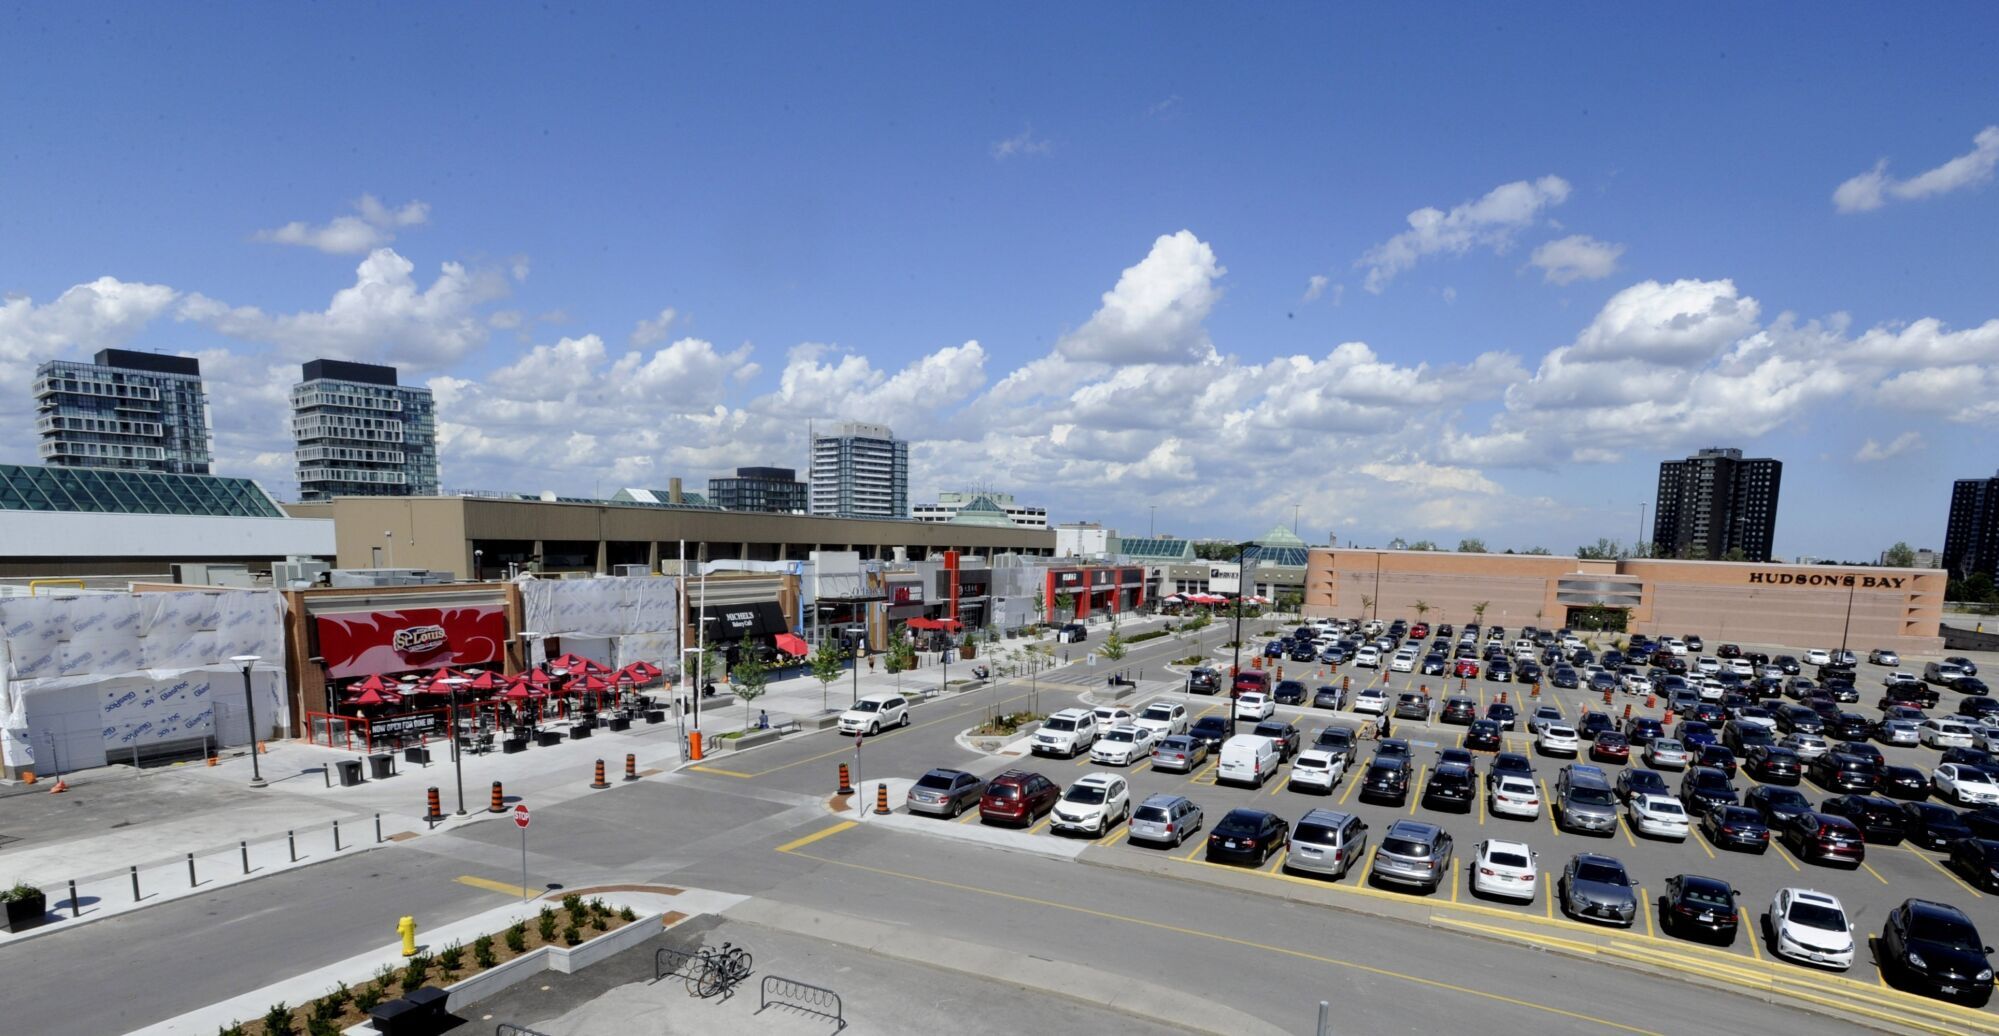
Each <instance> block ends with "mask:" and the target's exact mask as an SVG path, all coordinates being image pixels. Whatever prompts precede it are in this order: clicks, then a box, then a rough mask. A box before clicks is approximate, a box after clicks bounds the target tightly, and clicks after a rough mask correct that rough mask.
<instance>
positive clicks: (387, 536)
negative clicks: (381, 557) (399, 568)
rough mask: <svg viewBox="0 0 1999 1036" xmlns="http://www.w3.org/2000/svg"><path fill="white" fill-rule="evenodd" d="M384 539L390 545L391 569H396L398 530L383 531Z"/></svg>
mask: <svg viewBox="0 0 1999 1036" xmlns="http://www.w3.org/2000/svg"><path fill="white" fill-rule="evenodd" d="M382 539H383V541H384V542H386V543H388V545H389V567H390V568H394V567H396V530H394V529H383V530H382Z"/></svg>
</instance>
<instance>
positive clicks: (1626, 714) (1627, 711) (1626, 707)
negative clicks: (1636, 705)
mask: <svg viewBox="0 0 1999 1036" xmlns="http://www.w3.org/2000/svg"><path fill="white" fill-rule="evenodd" d="M1624 718H1625V719H1630V718H1631V703H1630V702H1625V703H1624Z"/></svg>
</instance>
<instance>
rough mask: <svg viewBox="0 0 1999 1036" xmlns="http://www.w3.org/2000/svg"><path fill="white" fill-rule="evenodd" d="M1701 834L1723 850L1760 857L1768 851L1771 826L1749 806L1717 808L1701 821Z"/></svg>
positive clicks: (1708, 812)
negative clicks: (1734, 850)
mask: <svg viewBox="0 0 1999 1036" xmlns="http://www.w3.org/2000/svg"><path fill="white" fill-rule="evenodd" d="M1701 833H1702V834H1704V835H1706V836H1707V840H1708V841H1710V842H1712V843H1714V844H1715V845H1716V846H1718V847H1720V848H1723V849H1742V850H1746V851H1748V852H1753V853H1758V854H1760V853H1762V852H1763V851H1764V850H1766V849H1768V848H1770V825H1768V824H1765V823H1764V822H1763V817H1762V816H1761V815H1760V814H1758V813H1757V812H1756V811H1755V810H1753V809H1751V808H1749V807H1748V806H1720V807H1717V808H1715V809H1711V810H1708V811H1707V813H1706V815H1704V816H1702V817H1701Z"/></svg>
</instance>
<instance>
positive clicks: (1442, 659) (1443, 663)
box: [1423, 651, 1451, 676]
mask: <svg viewBox="0 0 1999 1036" xmlns="http://www.w3.org/2000/svg"><path fill="white" fill-rule="evenodd" d="M1450 664H1451V660H1450V659H1449V658H1448V657H1446V656H1445V655H1444V653H1443V652H1441V651H1432V652H1430V653H1429V654H1427V655H1424V656H1423V675H1424V676H1442V675H1444V670H1445V669H1447V668H1449V667H1450Z"/></svg>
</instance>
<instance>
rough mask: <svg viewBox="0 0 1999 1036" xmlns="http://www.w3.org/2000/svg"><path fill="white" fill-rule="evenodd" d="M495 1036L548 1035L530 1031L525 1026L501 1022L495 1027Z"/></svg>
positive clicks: (538, 1031)
mask: <svg viewBox="0 0 1999 1036" xmlns="http://www.w3.org/2000/svg"><path fill="white" fill-rule="evenodd" d="M493 1036H548V1034H547V1033H545V1032H542V1031H540V1030H539V1029H530V1028H528V1027H527V1026H525V1025H515V1024H513V1023H512V1022H501V1023H500V1024H498V1025H496V1026H494V1027H493Z"/></svg>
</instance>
